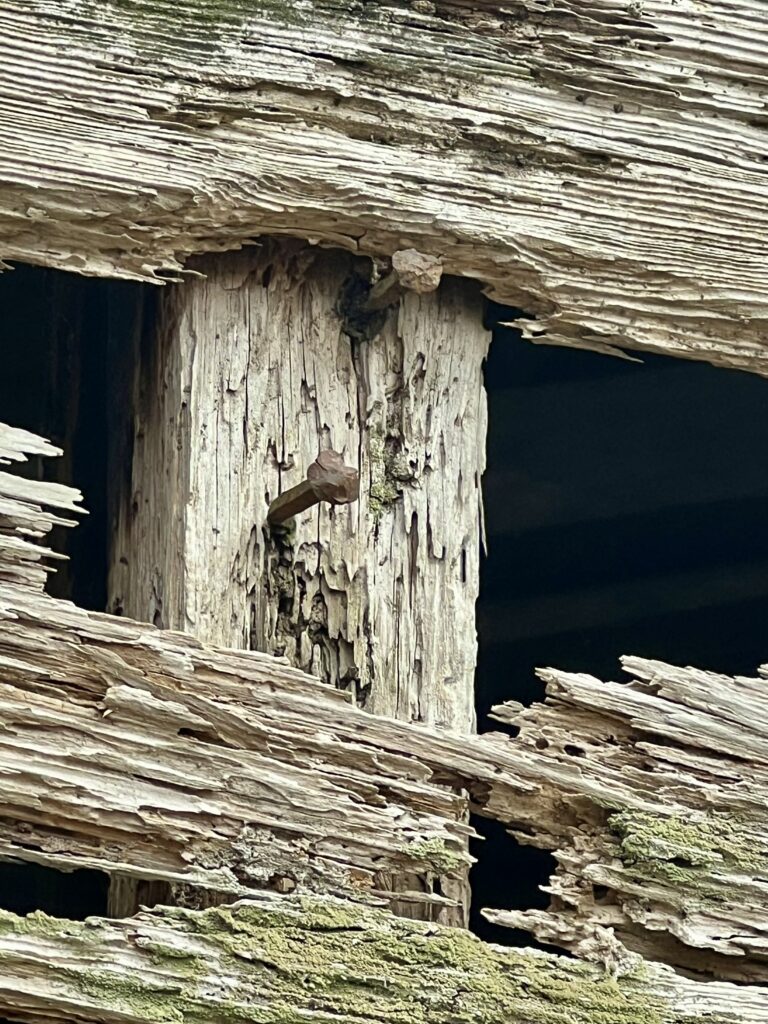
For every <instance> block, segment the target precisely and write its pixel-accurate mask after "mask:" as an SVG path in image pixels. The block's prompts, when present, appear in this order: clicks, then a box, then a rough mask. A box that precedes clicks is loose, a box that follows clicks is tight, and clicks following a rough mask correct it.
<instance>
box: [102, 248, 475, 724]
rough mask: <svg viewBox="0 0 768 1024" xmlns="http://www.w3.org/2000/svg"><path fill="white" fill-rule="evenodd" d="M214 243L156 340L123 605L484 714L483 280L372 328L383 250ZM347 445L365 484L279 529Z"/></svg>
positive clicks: (448, 284) (200, 634)
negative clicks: (478, 621)
mask: <svg viewBox="0 0 768 1024" xmlns="http://www.w3.org/2000/svg"><path fill="white" fill-rule="evenodd" d="M195 265H196V267H197V268H198V269H200V270H202V271H204V272H205V277H204V278H201V279H199V280H196V281H193V282H190V283H188V284H185V285H183V286H172V287H171V288H169V289H168V290H167V291H166V293H165V294H164V295H163V296H162V301H161V312H160V320H159V325H158V329H157V338H156V343H155V345H154V349H153V351H152V352H151V354H149V353H148V348H147V346H145V347H144V351H143V353H142V355H141V356H139V355H137V359H136V386H135V394H136V398H135V410H134V413H133V417H132V422H131V423H130V424H129V430H130V432H131V434H132V435H133V438H134V440H133V446H132V449H133V458H132V470H131V480H130V485H129V488H128V490H127V491H126V493H124V494H123V496H122V498H121V500H120V511H119V518H118V522H117V528H116V532H115V535H114V538H113V544H112V558H111V572H110V585H109V591H110V605H109V607H110V608H111V610H113V611H118V610H119V611H120V612H121V613H125V614H127V615H130V616H132V617H133V618H137V619H144V620H146V621H149V622H154V623H155V624H157V625H159V626H162V627H167V628H173V629H183V630H185V631H187V632H189V633H191V634H192V635H193V636H195V637H197V638H198V639H200V640H205V641H207V642H210V643H216V644H219V645H224V646H228V647H239V648H252V649H255V650H260V651H265V652H267V653H270V654H277V655H284V656H286V657H287V658H288V659H289V660H290V662H291V663H292V664H294V665H296V666H297V667H299V668H302V669H304V670H305V671H308V672H312V673H313V674H315V675H317V676H318V677H319V678H321V679H322V680H323V681H324V682H327V683H330V684H331V685H333V686H336V687H340V688H343V689H348V690H350V691H351V692H352V693H353V694H354V695H355V697H356V700H357V701H358V703H360V704H361V705H362V706H364V707H365V708H366V709H367V710H371V711H374V712H377V713H379V714H385V715H392V716H394V717H397V718H402V719H404V720H406V721H419V722H426V723H428V724H431V725H437V726H439V727H441V728H445V729H450V730H453V731H454V732H458V733H467V732H471V731H473V729H474V721H475V709H474V671H475V662H476V653H477V643H476V639H475V603H476V600H477V595H478V589H479V572H480V543H481V541H480V520H481V491H480V480H481V476H482V473H483V470H484V468H485V435H486V425H487V423H486V421H487V416H486V400H485V391H484V388H483V379H482V365H483V360H484V359H485V356H486V353H487V349H488V343H489V340H490V335H489V332H488V331H487V330H485V328H484V327H483V323H482V300H481V296H480V293H479V290H478V289H477V288H476V286H474V285H472V284H471V283H470V282H466V281H461V280H455V279H450V280H447V281H443V283H442V285H441V286H440V288H439V290H437V291H435V292H431V293H429V294H425V295H418V294H416V293H413V292H408V293H406V294H405V296H404V297H403V298H402V299H401V300H400V303H399V304H398V305H397V306H395V307H393V308H392V309H391V310H390V311H389V313H388V314H386V315H385V316H382V317H379V318H378V320H377V321H376V325H375V329H371V331H370V332H368V330H367V328H366V327H365V325H364V324H363V325H362V326H361V325H360V323H359V322H358V321H359V317H358V315H357V313H356V309H357V307H355V305H354V300H355V299H356V300H357V301H358V305H359V301H360V299H361V298H364V296H365V294H366V288H367V286H368V277H369V276H370V273H371V266H370V261H368V260H358V261H355V260H353V259H352V257H350V256H348V255H347V254H345V253H338V252H328V251H325V250H322V249H318V248H316V247H309V246H306V245H304V244H303V243H298V242H294V241H288V242H286V241H283V242H274V241H268V242H265V243H264V244H263V245H261V246H260V247H258V248H251V249H248V250H246V251H243V252H239V253H231V254H228V255H226V256H220V257H217V258H210V257H209V258H207V259H206V260H204V261H201V262H198V263H196V264H195ZM356 318H357V319H356ZM352 321H354V322H352ZM328 448H331V449H334V450H336V451H338V452H340V453H341V455H342V457H343V459H344V461H345V463H347V464H348V465H350V466H353V467H354V468H356V469H357V470H358V471H359V474H360V480H361V486H360V497H359V500H358V501H356V502H354V503H353V504H352V505H349V506H338V507H335V508H334V507H331V506H329V505H327V504H321V505H319V506H314V507H312V508H311V509H309V510H307V511H306V512H304V513H301V514H300V515H299V516H297V517H296V519H295V521H294V522H293V525H292V526H291V527H290V528H289V529H283V528H279V529H270V528H269V526H268V525H267V521H266V520H267V511H268V508H269V504H270V502H271V501H272V500H273V499H274V498H276V497H277V496H278V494H280V493H282V492H284V491H286V490H288V489H289V488H291V487H293V486H294V485H295V484H297V483H299V482H300V481H301V480H303V479H304V476H305V474H306V472H307V467H308V466H309V465H310V464H311V463H312V462H313V461H314V460H315V458H316V457H317V455H318V452H320V451H322V450H325V449H328Z"/></svg>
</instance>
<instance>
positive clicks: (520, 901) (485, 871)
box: [469, 815, 560, 952]
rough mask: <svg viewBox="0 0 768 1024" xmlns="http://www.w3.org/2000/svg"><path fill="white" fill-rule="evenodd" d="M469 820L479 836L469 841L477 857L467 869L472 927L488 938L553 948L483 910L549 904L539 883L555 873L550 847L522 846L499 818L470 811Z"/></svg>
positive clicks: (542, 908) (534, 907)
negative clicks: (497, 921)
mask: <svg viewBox="0 0 768 1024" xmlns="http://www.w3.org/2000/svg"><path fill="white" fill-rule="evenodd" d="M470 824H471V825H472V827H473V828H474V830H475V831H476V832H477V834H478V836H479V838H478V839H473V840H471V841H470V844H469V852H470V853H471V854H472V856H473V857H475V858H476V863H475V864H474V865H473V867H472V870H471V871H470V873H469V884H470V887H471V891H472V903H471V906H470V912H469V927H470V930H471V931H473V932H474V933H475V935H478V936H479V937H480V938H481V939H484V940H485V941H486V942H498V943H499V944H501V945H505V946H531V947H533V948H535V949H549V948H550V947H548V946H544V945H542V944H541V943H539V942H536V941H535V940H534V939H533V938H532V936H531V935H530V934H529V933H528V932H526V931H523V930H522V929H520V928H507V927H505V926H504V925H499V924H493V923H491V922H490V921H487V920H486V919H485V918H484V917H483V915H482V913H481V911H482V909H483V908H484V907H491V908H493V909H494V910H538V909H541V910H544V909H546V907H547V906H549V895H548V894H547V893H545V892H542V891H541V888H540V887H541V886H542V885H546V884H547V883H548V881H549V877H550V875H552V874H553V873H554V870H555V867H556V862H555V858H554V857H553V856H552V854H551V853H548V852H547V851H546V850H537V849H535V848H534V847H532V846H523V845H522V844H521V843H519V842H517V841H516V840H515V839H514V838H513V837H512V836H511V835H510V834H509V833H508V832H507V830H506V828H505V827H504V826H503V825H502V824H501V823H500V822H498V821H492V820H491V819H490V818H481V817H478V816H476V815H472V816H471V817H470ZM558 952H560V951H558Z"/></svg>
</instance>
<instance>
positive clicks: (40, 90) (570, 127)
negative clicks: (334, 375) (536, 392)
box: [0, 0, 768, 374]
mask: <svg viewBox="0 0 768 1024" xmlns="http://www.w3.org/2000/svg"><path fill="white" fill-rule="evenodd" d="M763 13H764V12H763V6H762V2H761V0H738V2H736V0H720V2H718V3H711V2H709V0H687V2H686V4H685V5H684V8H681V6H680V4H679V2H678V0H652V2H648V3H642V4H638V3H636V2H634V0H596V2H594V3H592V4H590V5H589V7H588V8H585V6H584V4H583V3H582V2H581V0H561V2H560V3H558V4H556V5H542V4H541V3H538V2H536V0H505V2H503V3H500V4H492V5H491V4H487V3H484V2H483V3H480V4H475V5H469V4H467V3H464V2H461V0H445V2H442V0H441V2H439V3H435V4H433V3H430V2H427V3H422V2H421V0H418V3H409V2H406V0H385V2H383V3H377V4H375V5H372V4H362V3H352V4H349V3H339V2H338V0H309V2H307V3H306V4H304V5H302V7H301V9H300V11H299V10H297V9H295V8H294V7H292V6H291V5H286V4H284V3H281V2H278V0H263V2H261V3H259V4H258V5H253V4H242V3H240V2H239V0H223V2H222V0H184V2H181V3H177V4H174V5H173V6H169V5H168V4H167V3H165V2H164V0H112V2H105V3H101V4H96V3H93V2H91V0H72V2H70V3H68V4H66V5H65V6H62V4H61V3H59V2H58V0H2V3H0V15H1V17H0V25H1V26H2V29H1V30H0V32H1V33H2V45H3V52H4V53H5V55H6V56H5V59H4V61H3V66H2V69H0V95H2V96H3V113H4V117H3V128H2V134H1V135H0V138H1V139H2V146H0V177H2V180H3V182H4V186H3V190H2V199H1V200H0V253H1V254H2V256H3V257H5V258H6V259H8V260H22V261H28V262H33V263H43V264H46V265H49V266H56V267H62V268H66V269H70V270H75V271H77V272H82V273H90V274H107V275H121V276H125V277H134V278H139V279H145V280H146V279H149V280H156V279H163V278H165V277H167V276H168V275H178V274H179V272H180V271H181V269H182V267H183V265H184V261H185V258H186V256H187V255H189V254H190V253H194V252H202V251H216V250H221V249H228V248H233V247H237V246H239V245H241V244H243V243H247V242H249V241H250V240H251V239H252V238H253V237H254V236H256V235H262V234H265V233H272V234H280V233H283V234H290V235H297V236H301V237H303V238H311V239H314V240H317V241H318V242H321V243H322V244H325V245H333V246H340V247H344V248H348V249H351V250H354V251H356V252H360V253H367V254H372V255H376V256H382V255H383V256H391V255H392V254H393V253H394V252H395V251H398V250H402V249H404V248H408V247H413V248H415V249H416V250H418V251H419V252H421V253H423V254H425V255H427V256H434V257H439V258H440V260H441V262H442V266H443V269H444V271H445V273H446V274H459V275H465V276H470V277H475V278H478V279H480V280H481V281H483V282H485V284H486V285H487V286H488V290H489V292H490V293H491V294H493V295H494V296H496V297H497V298H499V299H501V300H502V301H505V302H508V303H512V304H514V305H517V306H519V307H522V308H525V309H527V310H528V311H530V312H532V313H535V314H536V315H537V319H536V320H533V321H526V322H525V323H524V324H523V329H524V331H525V332H526V334H527V336H528V337H530V338H531V339H533V340H537V341H545V342H549V343H552V344H563V345H580V346H582V347H588V348H594V349H597V350H599V351H615V350H616V349H622V348H625V347H628V348H637V349H642V350H648V351H656V352H663V353H669V354H674V355H678V356H683V357H687V358H695V359H707V360H710V361H711V362H713V363H716V364H718V365H722V366H735V367H742V368H744V369H749V370H753V371H755V372H757V373H762V374H766V373H768V356H767V354H766V353H767V351H768V350H767V348H766V344H765V331H766V321H767V320H768V287H767V285H768V279H767V272H766V266H768V260H766V237H767V234H768V232H767V231H766V227H767V224H768V214H767V213H766V210H768V204H766V194H767V193H768V185H766V178H765V173H764V167H765V163H764V162H765V160H766V157H768V141H767V139H766V134H765V113H764V97H763V83H764V77H765V69H766V62H767V59H768V58H767V56H766V50H765V46H764V45H763V43H762V41H761V38H762V37H761V35H760V32H759V31H758V30H759V29H760V28H761V26H762V22H763Z"/></svg>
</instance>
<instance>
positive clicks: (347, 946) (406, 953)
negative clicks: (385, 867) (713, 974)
mask: <svg viewBox="0 0 768 1024" xmlns="http://www.w3.org/2000/svg"><path fill="white" fill-rule="evenodd" d="M0 958H1V959H2V964H3V971H2V980H1V981H0V1010H1V1011H2V1012H4V1013H8V1014H9V1015H10V1014H12V1015H13V1019H14V1020H20V1021H33V1022H35V1024H36V1022H38V1021H40V1020H41V1019H42V1017H41V1015H43V1014H44V1015H45V1017H46V1019H48V1018H50V1017H53V1016H54V1015H55V1019H56V1020H57V1021H60V1022H62V1024H70V1022H72V1024H75V1022H80V1021H82V1020H84V1019H87V1020H89V1021H97V1022H104V1024H139V1022H147V1024H158V1022H163V1021H178V1022H184V1024H225V1022H226V1024H231V1022H235V1024H271V1022H274V1021H284V1022H286V1024H288V1022H290V1024H309V1022H313V1024H363V1022H369V1024H523V1022H525V1024H686V1022H690V1024H702V1022H704V1021H709V1022H712V1024H721V1022H722V1024H725V1022H728V1024H761V1022H764V1021H768V1001H766V1000H765V998H764V997H765V990H764V989H757V988H750V987H743V986H737V985H729V984H723V983H720V984H717V983H713V984H708V985H702V984H701V983H698V982H695V981H690V980H687V979H685V978H682V977H680V976H678V975H676V974H675V973H674V972H673V971H672V970H671V969H670V968H668V967H665V966H662V965H660V964H645V965H642V966H638V967H637V968H636V969H635V970H634V971H633V972H632V973H631V974H627V975H625V976H624V977H622V978H619V979H618V980H615V979H613V978H611V977H609V976H607V975H606V974H605V973H604V972H603V971H601V970H600V968H597V967H595V966H594V965H588V964H584V963H580V962H579V961H578V960H574V959H565V958H563V957H556V956H552V955H549V954H545V953H538V952H534V951H533V950H507V949H503V948H502V947H499V946H489V945H485V944H484V943H482V942H480V941H479V940H478V939H477V938H475V937H474V936H472V935H469V934H468V933H467V932H464V931H460V930H457V929H445V928H441V927H439V926H436V925H428V924H419V923H415V922H410V921H404V920H402V919H398V918H395V917H392V916H391V915H389V914H387V913H386V912H383V911H380V910H374V909H371V908H363V907H359V906H356V905H354V904H351V903H345V902H343V901H339V900H334V899H332V898H318V897H313V898H303V899H302V898H296V897H290V896H289V897H285V896H284V897H280V896H275V895H272V896H266V897H261V898H257V899H256V900H254V901H250V902H241V903H238V904H236V905H235V906H233V907H217V908H214V909H211V910H205V911H197V912H195V911H188V910H181V909H172V908H163V909H158V910H155V911H153V912H144V913H141V914H139V915H137V916H136V917H133V918H130V919H128V920H125V921H105V920H100V919H98V918H90V919H88V920H87V921H86V922H85V923H79V922H74V921H57V920H56V919H54V918H48V917H45V916H44V915H38V914H33V915H31V916H29V917H27V918H19V917H15V916H14V915H13V914H9V913H7V912H4V911H3V912H0Z"/></svg>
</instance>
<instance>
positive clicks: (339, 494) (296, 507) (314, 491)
mask: <svg viewBox="0 0 768 1024" xmlns="http://www.w3.org/2000/svg"><path fill="white" fill-rule="evenodd" d="M359 493H360V474H359V473H358V472H357V470H356V469H353V468H352V467H351V466H345V465H344V459H343V458H342V456H341V455H340V454H339V453H338V452H334V451H332V450H328V451H324V452H320V454H319V455H318V456H317V458H316V459H315V461H314V462H313V463H312V465H311V466H310V467H309V469H308V470H307V479H306V480H302V482H301V483H300V484H296V486H295V487H290V488H289V489H288V490H287V491H283V493H282V494H279V495H278V496H277V497H276V498H275V500H274V501H273V502H272V503H271V504H270V506H269V510H268V512H267V522H268V523H269V524H270V526H277V525H278V524H279V523H284V522H285V521H286V520H287V519H292V518H293V517H294V516H297V515H298V514H299V513H300V512H304V511H305V510H306V509H308V508H312V506H313V505H317V504H318V502H320V501H327V502H329V503H330V504H331V505H349V504H350V502H353V501H357V497H358V494H359Z"/></svg>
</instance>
